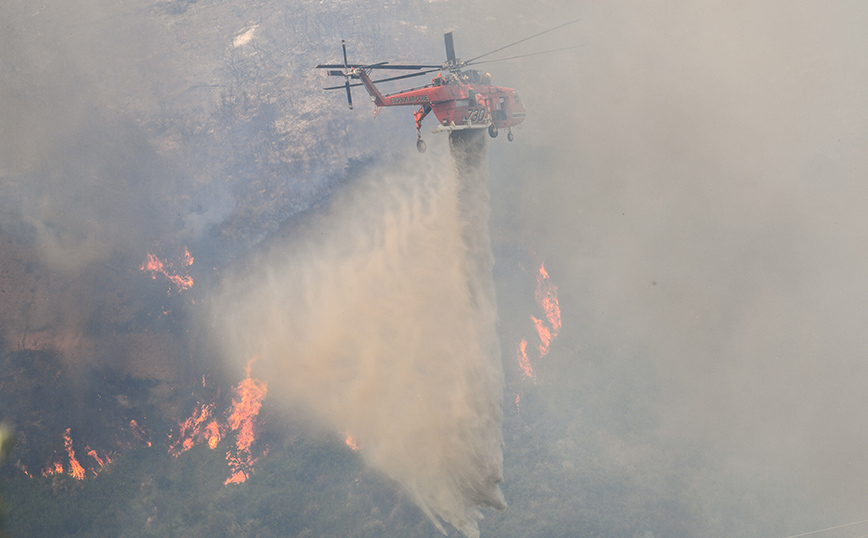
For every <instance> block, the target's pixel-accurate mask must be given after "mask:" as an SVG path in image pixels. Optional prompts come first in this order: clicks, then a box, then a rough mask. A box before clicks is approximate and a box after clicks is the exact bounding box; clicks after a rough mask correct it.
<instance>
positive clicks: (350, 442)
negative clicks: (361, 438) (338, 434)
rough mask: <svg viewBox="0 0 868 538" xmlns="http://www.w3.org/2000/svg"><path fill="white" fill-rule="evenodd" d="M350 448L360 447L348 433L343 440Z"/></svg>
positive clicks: (357, 448) (356, 448)
mask: <svg viewBox="0 0 868 538" xmlns="http://www.w3.org/2000/svg"><path fill="white" fill-rule="evenodd" d="M344 442H345V443H346V444H347V446H348V447H350V450H359V449H360V448H361V447H360V446H359V445H358V443H356V438H355V437H353V436H352V435H350V434H347V438H346V439H345V440H344Z"/></svg>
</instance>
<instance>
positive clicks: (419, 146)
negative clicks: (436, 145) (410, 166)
mask: <svg viewBox="0 0 868 538" xmlns="http://www.w3.org/2000/svg"><path fill="white" fill-rule="evenodd" d="M416 149H417V150H418V151H419V153H425V150H426V149H428V144H426V143H425V141H424V140H422V139H421V138H420V139H419V140H416Z"/></svg>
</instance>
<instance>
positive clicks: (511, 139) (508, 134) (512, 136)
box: [506, 132, 515, 142]
mask: <svg viewBox="0 0 868 538" xmlns="http://www.w3.org/2000/svg"><path fill="white" fill-rule="evenodd" d="M506 139H507V140H509V141H510V142H512V141H513V140H515V135H513V134H512V132H508V133H506Z"/></svg>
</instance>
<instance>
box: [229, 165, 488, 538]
mask: <svg viewBox="0 0 868 538" xmlns="http://www.w3.org/2000/svg"><path fill="white" fill-rule="evenodd" d="M441 149H442V148H441ZM432 153H433V152H432ZM425 157H426V158H425V159H424V161H423V159H422V158H421V157H419V158H415V159H411V160H410V161H409V162H408V163H403V164H402V165H398V166H393V167H382V168H379V167H378V168H377V169H375V170H372V171H370V172H368V173H367V174H366V176H367V177H365V178H363V179H361V180H360V181H359V182H358V183H357V184H354V185H352V186H351V187H348V188H347V189H345V190H344V191H342V192H340V193H339V194H337V195H335V196H333V199H332V200H331V201H330V204H329V209H328V211H327V212H326V213H325V214H324V215H322V216H321V217H320V218H318V219H316V222H315V223H313V224H312V225H311V226H310V228H309V229H308V230H306V232H305V233H304V237H303V238H301V237H298V234H296V235H295V236H294V237H292V238H290V239H286V240H282V241H277V242H275V243H273V244H272V245H270V246H269V248H268V252H267V253H265V254H263V255H261V256H260V257H258V258H257V259H256V260H255V261H254V262H252V263H251V264H250V265H249V266H245V267H244V268H243V269H241V270H237V271H235V273H234V274H233V275H232V276H228V277H227V278H226V281H225V289H224V291H223V293H222V294H221V296H220V297H219V298H217V299H216V300H215V303H214V305H213V306H214V309H215V312H216V317H217V332H218V334H220V335H221V336H222V339H221V341H222V342H223V343H224V344H225V345H224V348H225V349H226V351H227V354H228V357H229V358H231V359H234V360H237V361H247V360H249V358H251V357H258V358H257V360H256V362H255V364H254V372H256V374H257V375H259V376H262V377H263V378H264V379H265V380H267V381H268V383H269V385H270V386H271V387H273V389H272V390H273V392H271V393H270V394H273V395H275V397H276V398H278V399H282V400H284V401H289V402H293V403H295V404H298V405H301V406H303V408H306V409H308V410H310V411H311V412H313V413H314V414H315V415H317V416H318V417H320V418H321V419H324V420H325V421H327V423H328V424H330V425H331V427H332V428H334V429H335V430H336V431H337V432H339V434H341V435H344V434H345V435H348V436H351V437H352V439H354V440H355V443H356V444H357V445H358V446H359V447H360V448H361V454H362V456H363V458H364V459H365V461H367V462H368V463H369V464H370V465H372V466H373V467H375V468H377V469H379V470H381V471H383V472H384V473H385V474H386V475H388V476H389V477H391V478H392V479H394V480H395V481H396V482H397V483H398V484H400V486H402V487H403V488H404V489H405V490H406V491H407V492H408V493H409V495H410V496H411V497H412V498H413V499H414V500H415V502H416V503H417V504H418V505H419V506H420V508H421V509H422V510H423V511H424V512H425V513H426V514H427V515H428V516H429V517H431V518H432V520H433V521H435V523H436V524H437V525H438V527H439V523H437V518H436V517H435V516H439V517H440V518H443V519H444V520H446V521H448V522H449V523H451V524H452V525H454V526H455V527H457V528H459V529H460V530H462V532H464V533H465V534H466V535H468V536H478V535H479V531H478V530H477V527H476V520H477V519H479V518H480V517H481V514H480V513H479V509H480V508H482V507H485V506H494V507H497V508H503V507H504V506H505V504H504V499H503V495H502V493H501V492H500V490H499V487H498V483H499V482H500V481H501V479H502V475H501V473H502V470H501V469H502V455H501V444H502V438H501V434H500V420H501V399H502V383H503V381H502V372H501V367H500V361H499V353H498V352H497V350H496V348H494V347H493V336H494V333H493V329H494V320H495V317H496V313H495V306H494V303H493V300H491V299H492V298H488V297H485V298H482V297H479V296H477V294H478V292H477V291H476V290H474V287H475V286H477V284H476V282H478V281H481V282H482V283H483V285H484V283H485V282H490V281H491V272H490V266H489V265H490V264H484V263H483V264H482V267H483V271H485V270H487V272H483V273H482V274H481V275H479V274H476V272H478V271H479V269H478V265H477V264H476V263H475V260H470V258H471V256H472V253H473V249H474V246H473V245H472V244H470V242H469V241H465V236H467V235H469V236H471V237H473V236H475V235H477V234H483V235H487V227H485V226H482V227H476V228H468V225H469V224H471V223H473V222H474V220H476V219H478V218H479V214H482V215H483V216H484V215H485V214H487V204H485V203H479V202H478V201H475V202H474V203H468V202H466V201H463V200H460V199H459V191H467V190H468V189H466V188H465V187H464V186H463V185H462V184H461V183H460V182H461V181H462V180H463V181H470V179H469V178H467V177H463V178H461V179H459V177H458V174H457V172H456V170H455V169H454V165H453V164H452V163H451V161H450V159H449V158H448V157H444V156H443V155H442V154H441V155H439V156H438V155H437V154H436V153H434V154H428V155H426V156H425ZM484 179H485V178H484V176H483V177H482V181H483V187H484ZM483 242H484V243H485V244H486V245H487V239H485V238H483ZM483 257H488V258H490V250H489V251H488V252H485V253H484V255H483ZM488 287H489V288H490V284H489V285H488Z"/></svg>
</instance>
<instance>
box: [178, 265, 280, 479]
mask: <svg viewBox="0 0 868 538" xmlns="http://www.w3.org/2000/svg"><path fill="white" fill-rule="evenodd" d="M188 254H189V253H188ZM189 263H193V258H192V256H189ZM255 360H256V358H254V359H252V360H251V361H250V363H248V364H247V377H246V378H245V379H244V380H243V381H241V382H240V383H239V384H238V385H237V386H236V387H235V388H234V389H233V394H234V397H233V398H232V407H231V408H230V410H229V412H228V413H227V414H228V416H226V420H225V422H223V421H222V420H221V419H219V418H216V419H215V418H212V417H213V416H214V409H215V407H216V406H217V403H216V402H212V403H207V404H203V405H201V406H200V407H197V408H196V409H194V410H193V414H192V416H190V418H188V419H187V420H185V421H183V422H179V423H178V425H179V426H180V431H179V433H178V438H177V439H176V440H175V442H174V443H172V445H171V446H170V447H169V453H170V454H172V455H173V456H176V457H177V456H180V455H181V454H182V453H184V452H186V451H187V450H190V449H191V448H193V447H194V446H195V445H196V444H197V443H198V442H200V441H202V440H206V441H207V442H208V448H210V449H211V450H214V449H216V448H217V446H218V445H219V444H220V441H222V440H223V438H224V437H225V436H226V434H227V432H229V431H235V432H237V434H236V438H235V446H234V447H230V449H229V450H228V451H227V452H226V459H227V460H228V462H229V468H230V473H231V474H230V476H229V478H227V479H226V482H224V484H240V483H241V482H244V481H246V480H247V478H248V477H249V476H250V475H251V474H252V473H253V465H254V464H255V463H256V462H257V461H258V458H254V457H253V455H252V454H251V450H250V448H251V446H253V444H254V443H255V442H256V437H255V431H254V430H255V425H256V417H257V416H258V415H259V410H260V409H261V408H262V400H264V399H265V396H266V394H267V385H266V384H265V382H264V381H260V380H258V379H254V378H252V377H250V367H251V365H252V364H253V362H254V361H255ZM202 385H203V386H204V385H205V378H204V377H203V378H202ZM266 452H267V450H266Z"/></svg>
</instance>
